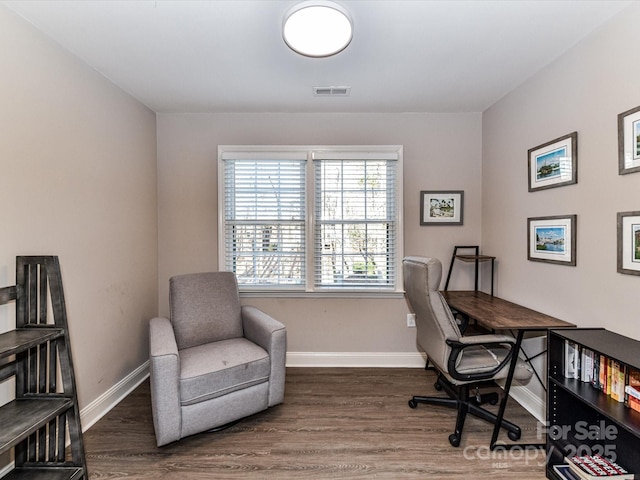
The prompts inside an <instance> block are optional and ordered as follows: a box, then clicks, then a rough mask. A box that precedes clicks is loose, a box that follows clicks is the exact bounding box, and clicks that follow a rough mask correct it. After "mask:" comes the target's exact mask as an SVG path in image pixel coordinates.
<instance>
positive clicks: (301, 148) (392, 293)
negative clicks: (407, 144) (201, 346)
mask: <svg viewBox="0 0 640 480" xmlns="http://www.w3.org/2000/svg"><path fill="white" fill-rule="evenodd" d="M302 152H304V153H305V155H306V164H305V190H306V192H305V207H306V222H305V278H304V285H302V286H293V287H288V286H285V285H274V286H257V287H256V286H252V285H238V287H239V290H240V293H241V295H242V296H243V297H341V298H345V297H347V298H348V297H352V298H363V297H375V298H381V297H393V298H398V297H401V296H402V295H403V292H404V290H403V284H402V283H403V282H402V258H403V248H404V227H403V225H404V223H403V191H402V181H403V146H402V145H219V146H218V159H217V161H218V168H217V172H218V208H217V214H218V265H219V269H220V270H223V269H226V249H225V242H226V238H225V233H226V232H225V193H226V192H225V165H224V158H225V157H227V158H228V157H229V156H232V155H234V154H240V155H245V156H248V157H251V156H252V155H254V156H256V157H257V156H266V155H269V156H273V157H275V158H277V156H278V155H281V156H282V157H283V158H287V157H290V156H291V155H295V154H300V153H302ZM314 152H315V153H316V154H317V153H318V152H322V153H323V154H326V153H327V152H329V153H349V154H360V155H362V156H363V157H364V158H361V160H364V159H375V158H376V157H380V156H385V155H387V156H389V155H394V156H395V157H396V159H395V160H394V161H396V162H397V164H396V172H395V183H396V185H395V202H396V216H395V224H396V232H395V233H396V241H395V266H394V268H395V283H394V285H393V286H391V287H375V286H368V287H361V288H358V287H322V286H316V285H315V278H314V275H315V260H316V259H315V255H316V245H315V239H316V218H315V215H316V213H315V208H316V198H317V197H316V188H315V166H314V158H313V157H314Z"/></svg>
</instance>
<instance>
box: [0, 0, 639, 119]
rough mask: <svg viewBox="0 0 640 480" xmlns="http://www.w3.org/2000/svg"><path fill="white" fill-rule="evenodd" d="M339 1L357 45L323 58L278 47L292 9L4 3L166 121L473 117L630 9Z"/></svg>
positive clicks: (604, 4) (481, 1) (514, 2)
mask: <svg viewBox="0 0 640 480" xmlns="http://www.w3.org/2000/svg"><path fill="white" fill-rule="evenodd" d="M338 1H339V3H340V4H341V5H343V6H344V7H346V8H347V9H348V10H349V12H350V13H351V16H352V18H353V21H354V36H353V41H352V42H351V44H350V45H349V46H348V47H347V48H346V50H344V51H343V52H341V53H339V54H338V55H335V56H333V57H329V58H306V57H303V56H300V55H298V54H296V53H294V52H293V51H291V50H290V49H289V48H288V47H287V46H286V44H285V43H284V41H283V40H282V33H281V27H282V21H283V16H284V14H285V13H286V12H287V11H288V10H289V9H290V8H291V7H292V6H293V5H295V4H296V3H298V2H297V1H292V0H211V1H203V0H201V1H191V0H125V1H120V0H89V1H87V0H84V1H82V0H57V1H51V0H28V1H26V0H22V1H2V2H1V3H3V4H4V5H6V6H7V7H8V8H10V9H12V10H14V11H15V12H16V13H17V14H19V15H21V16H22V17H24V18H25V19H26V20H27V21H28V22H30V23H32V24H33V25H34V26H35V27H36V28H38V29H39V30H41V31H42V32H44V33H45V34H47V35H48V36H50V37H51V38H53V39H54V40H55V41H56V42H58V43H59V44H60V45H62V46H63V47H64V48H65V49H67V50H69V51H70V52H72V53H74V54H75V55H77V56H78V57H79V58H81V59H82V60H83V61H84V62H86V63H87V64H89V65H90V66H92V67H93V68H95V69H96V70H97V71H98V72H100V73H101V74H103V75H104V76H105V77H107V78H109V79H110V80H111V81H112V82H114V83H115V84H117V85H119V86H120V87H121V88H122V89H124V90H125V91H127V92H129V93H130V94H131V95H133V96H134V97H135V98H137V99H138V100H140V101H141V102H142V103H144V104H145V105H147V106H148V107H149V108H151V109H152V110H154V111H156V112H162V113H172V112H381V113H383V112H481V111H483V110H485V109H486V108H488V107H489V106H491V105H492V104H493V103H494V102H496V101H497V100H499V99H500V98H501V97H503V96H504V95H506V94H507V93H508V92H510V91H511V90H513V89H514V88H515V87H517V86H518V85H520V84H521V83H522V82H524V81H525V80H526V79H527V78H529V77H531V76H532V75H533V74H535V73H536V72H537V71H539V70H540V69H541V68H543V67H544V66H545V65H547V64H549V63H550V62H551V61H553V60H554V59H555V58H557V57H558V56H559V55H561V54H562V53H563V52H565V51H566V50H567V49H569V48H570V47H571V46H572V45H574V44H576V43H577V42H578V41H580V40H581V39H582V38H584V37H585V36H587V35H588V34H589V33H591V32H592V31H594V30H595V29H597V28H598V27H599V26H600V25H602V24H603V23H604V22H606V21H607V19H609V18H610V17H611V16H613V15H615V14H617V13H618V12H620V11H621V10H622V9H623V8H625V7H627V6H628V5H629V4H630V3H631V2H630V1H618V0H606V1H600V0H587V1H582V0H568V1H564V0H511V1H506V0H498V1H493V0H491V1H489V0H470V1H451V0H449V1H437V0H407V1H404V0H338ZM314 86H348V87H351V91H350V94H349V95H348V96H343V97H317V96H313V90H312V87H314Z"/></svg>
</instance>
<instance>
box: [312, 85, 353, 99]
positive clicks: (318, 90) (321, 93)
mask: <svg viewBox="0 0 640 480" xmlns="http://www.w3.org/2000/svg"><path fill="white" fill-rule="evenodd" d="M350 92H351V87H313V96H314V97H348V96H349V93H350Z"/></svg>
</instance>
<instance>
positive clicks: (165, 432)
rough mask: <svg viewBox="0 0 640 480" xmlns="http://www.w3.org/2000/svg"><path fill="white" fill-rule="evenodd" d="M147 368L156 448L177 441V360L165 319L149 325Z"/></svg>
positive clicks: (172, 336)
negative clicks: (148, 370)
mask: <svg viewBox="0 0 640 480" xmlns="http://www.w3.org/2000/svg"><path fill="white" fill-rule="evenodd" d="M149 369H150V373H151V375H150V377H151V379H150V385H151V397H152V399H153V401H152V402H151V406H152V410H153V425H154V428H155V431H156V439H157V444H158V446H161V445H165V444H167V443H171V442H173V441H176V440H179V439H180V436H181V435H180V433H181V432H180V428H181V427H180V425H181V423H182V422H181V417H182V415H181V412H180V390H179V388H180V387H179V381H180V357H179V355H178V346H177V344H176V339H175V335H174V333H173V327H172V326H171V323H170V322H169V320H168V319H166V318H160V317H156V318H153V319H151V321H150V322H149Z"/></svg>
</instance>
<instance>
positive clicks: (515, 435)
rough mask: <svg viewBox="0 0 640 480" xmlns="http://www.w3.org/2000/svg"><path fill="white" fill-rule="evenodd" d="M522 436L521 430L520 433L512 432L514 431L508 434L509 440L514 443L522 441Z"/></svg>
mask: <svg viewBox="0 0 640 480" xmlns="http://www.w3.org/2000/svg"><path fill="white" fill-rule="evenodd" d="M521 435H522V431H521V430H520V429H518V431H516V432H512V431H509V432H507V436H508V437H509V439H510V440H513V441H514V442H515V441H517V440H520V436H521Z"/></svg>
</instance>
